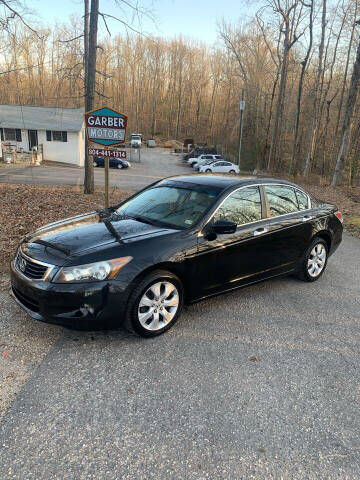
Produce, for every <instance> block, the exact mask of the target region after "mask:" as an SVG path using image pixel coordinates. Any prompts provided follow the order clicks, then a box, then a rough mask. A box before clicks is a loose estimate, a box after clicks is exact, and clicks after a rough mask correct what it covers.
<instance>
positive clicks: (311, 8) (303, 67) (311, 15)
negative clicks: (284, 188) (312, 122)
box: [289, 0, 314, 174]
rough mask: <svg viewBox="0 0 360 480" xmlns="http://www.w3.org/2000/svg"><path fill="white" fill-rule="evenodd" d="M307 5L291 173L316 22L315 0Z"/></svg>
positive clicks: (290, 171)
mask: <svg viewBox="0 0 360 480" xmlns="http://www.w3.org/2000/svg"><path fill="white" fill-rule="evenodd" d="M305 6H306V7H308V8H309V44H308V48H307V50H306V55H305V58H304V60H303V61H302V62H301V73H300V78H299V86H298V94H297V101H296V116H295V127H294V141H293V146H292V152H291V159H290V164H289V173H290V174H291V173H292V169H293V165H294V163H295V155H296V148H297V141H298V136H299V122H300V113H301V98H302V92H303V85H304V76H305V71H306V67H307V64H308V61H309V58H310V53H311V50H312V45H313V23H314V0H310V3H309V4H305Z"/></svg>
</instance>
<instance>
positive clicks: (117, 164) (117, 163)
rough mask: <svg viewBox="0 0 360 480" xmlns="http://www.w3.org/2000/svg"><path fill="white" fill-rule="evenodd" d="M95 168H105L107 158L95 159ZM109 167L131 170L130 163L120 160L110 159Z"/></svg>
mask: <svg viewBox="0 0 360 480" xmlns="http://www.w3.org/2000/svg"><path fill="white" fill-rule="evenodd" d="M94 167H105V158H104V157H94ZM109 167H110V168H119V169H121V168H129V167H130V162H128V161H126V160H122V159H120V158H109Z"/></svg>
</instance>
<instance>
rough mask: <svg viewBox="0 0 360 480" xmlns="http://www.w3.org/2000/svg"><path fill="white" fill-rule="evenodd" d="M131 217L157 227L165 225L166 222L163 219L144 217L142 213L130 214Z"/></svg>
mask: <svg viewBox="0 0 360 480" xmlns="http://www.w3.org/2000/svg"><path fill="white" fill-rule="evenodd" d="M129 217H130V218H132V219H133V220H137V221H138V222H141V223H147V224H148V225H154V226H155V227H163V226H164V222H162V221H161V220H155V219H152V218H147V217H142V216H141V215H129Z"/></svg>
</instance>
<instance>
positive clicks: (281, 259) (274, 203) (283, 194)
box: [263, 185, 312, 271]
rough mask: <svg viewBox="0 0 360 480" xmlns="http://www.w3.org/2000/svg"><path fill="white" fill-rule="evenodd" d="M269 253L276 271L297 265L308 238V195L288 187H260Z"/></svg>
mask: <svg viewBox="0 0 360 480" xmlns="http://www.w3.org/2000/svg"><path fill="white" fill-rule="evenodd" d="M263 189H264V193H265V200H266V203H267V209H268V215H269V217H270V218H269V223H268V228H269V232H270V234H271V235H270V239H269V240H270V242H271V250H272V255H273V261H274V264H276V265H277V266H278V268H279V271H282V270H283V271H287V270H289V269H291V268H293V267H294V266H295V265H296V264H297V263H299V261H300V259H301V258H302V256H303V254H304V252H305V250H306V248H307V246H308V245H309V242H310V239H311V235H312V224H311V215H309V207H310V203H309V198H308V196H307V195H306V194H305V193H304V192H302V191H300V190H298V189H296V188H295V187H292V186H290V185H264V186H263Z"/></svg>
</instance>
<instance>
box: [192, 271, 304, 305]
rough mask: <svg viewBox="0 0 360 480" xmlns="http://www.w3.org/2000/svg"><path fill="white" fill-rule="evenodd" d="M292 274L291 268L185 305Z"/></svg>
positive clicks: (193, 300)
mask: <svg viewBox="0 0 360 480" xmlns="http://www.w3.org/2000/svg"><path fill="white" fill-rule="evenodd" d="M293 272H296V268H292V269H291V270H287V271H286V272H281V273H277V274H276V275H269V276H268V277H265V278H261V279H259V280H253V281H252V282H247V283H244V284H243V285H237V286H236V287H231V288H225V289H224V290H219V291H217V292H214V293H211V294H209V295H204V296H203V297H199V298H195V299H192V300H189V301H188V302H186V303H187V305H192V304H194V303H198V302H201V301H202V300H206V299H207V298H212V297H217V296H218V295H221V294H223V293H228V292H232V291H233V290H238V289H240V288H244V287H248V286H250V285H254V284H256V283H261V282H264V281H265V280H270V279H271V278H276V277H285V276H286V275H289V274H290V273H293Z"/></svg>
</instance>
